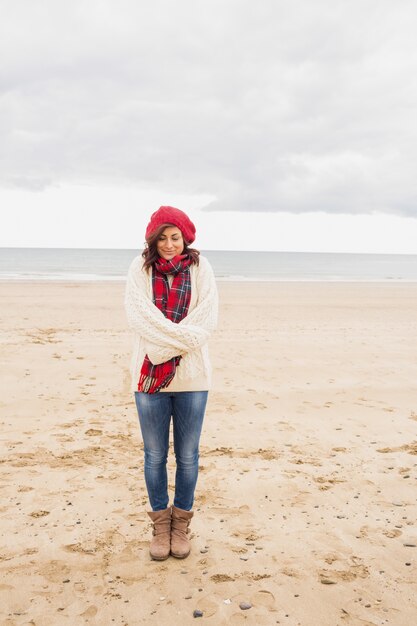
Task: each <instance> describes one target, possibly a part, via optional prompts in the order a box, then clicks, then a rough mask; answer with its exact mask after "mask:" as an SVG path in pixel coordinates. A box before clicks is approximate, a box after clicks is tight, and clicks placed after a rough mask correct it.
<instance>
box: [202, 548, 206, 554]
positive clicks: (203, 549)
mask: <svg viewBox="0 0 417 626" xmlns="http://www.w3.org/2000/svg"><path fill="white" fill-rule="evenodd" d="M200 552H201V554H206V552H208V550H207V549H206V548H202V549H201V550H200Z"/></svg>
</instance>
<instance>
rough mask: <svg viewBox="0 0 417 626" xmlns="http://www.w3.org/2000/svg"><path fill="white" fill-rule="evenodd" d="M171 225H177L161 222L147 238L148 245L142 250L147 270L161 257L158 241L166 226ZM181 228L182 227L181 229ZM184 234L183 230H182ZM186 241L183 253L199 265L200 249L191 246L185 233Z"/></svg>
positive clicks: (144, 266) (192, 262) (144, 265)
mask: <svg viewBox="0 0 417 626" xmlns="http://www.w3.org/2000/svg"><path fill="white" fill-rule="evenodd" d="M170 226H175V224H161V226H160V227H159V228H157V229H156V231H155V232H154V233H152V235H151V236H150V237H148V239H147V240H146V247H145V249H144V251H143V252H142V256H143V258H144V261H143V268H144V269H145V270H149V268H150V267H151V266H152V265H153V264H154V263H155V261H156V260H157V259H158V258H159V254H158V249H157V247H156V244H157V242H158V239H159V237H160V236H161V235H162V233H163V232H164V230H165V229H166V228H169V227H170ZM177 228H178V227H177ZM180 230H181V229H180ZM181 234H182V232H181ZM182 238H183V241H184V251H183V254H188V256H189V259H190V261H191V265H193V264H196V265H198V263H199V261H200V259H199V258H198V257H199V256H200V251H199V250H196V249H195V248H189V247H188V245H189V244H188V243H187V241H186V240H185V239H184V235H182Z"/></svg>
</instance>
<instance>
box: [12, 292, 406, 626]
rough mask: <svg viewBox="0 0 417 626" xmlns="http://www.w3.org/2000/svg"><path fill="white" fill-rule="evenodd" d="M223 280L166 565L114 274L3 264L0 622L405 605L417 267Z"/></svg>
mask: <svg viewBox="0 0 417 626" xmlns="http://www.w3.org/2000/svg"><path fill="white" fill-rule="evenodd" d="M219 289H220V296H221V312H220V322H219V330H218V331H217V332H216V334H215V336H213V338H212V341H211V354H212V361H213V366H214V386H213V389H212V392H211V394H210V398H209V405H208V409H207V414H206V418H205V425H204V432H203V435H202V440H201V459H200V463H201V470H200V476H199V482H198V485H197V493H196V501H195V508H194V510H195V516H194V519H193V522H192V553H191V555H190V557H189V558H188V559H186V560H184V561H179V560H175V559H173V558H170V559H168V560H167V561H164V562H162V563H161V562H159V563H158V562H154V561H151V560H150V558H149V554H148V545H149V537H150V521H149V519H148V517H147V515H146V510H147V508H148V504H147V496H146V490H145V486H144V479H143V473H142V469H143V460H142V444H141V438H140V430H139V426H138V421H137V416H136V409H135V406H134V402H133V397H132V395H131V394H130V392H129V372H128V366H129V359H130V350H131V336H130V333H129V331H128V330H127V328H126V322H125V316H124V311H123V290H124V286H123V284H122V283H110V282H109V283H79V284H75V283H53V282H37V283H34V282H31V283H23V282H3V283H0V295H1V333H2V336H1V337H2V338H1V346H0V350H1V352H0V358H1V367H2V388H1V399H0V411H1V419H0V422H1V432H2V437H1V447H2V453H1V459H0V460H1V474H0V486H1V495H2V498H1V509H0V516H1V548H0V595H1V603H0V614H1V618H0V622H1V624H2V625H7V626H12V625H23V624H24V625H36V626H60V625H61V624H63V625H64V624H69V625H71V626H77V625H78V624H91V625H100V626H111V625H113V624H114V625H117V626H123V625H129V626H134V625H136V624H161V625H165V624H181V625H182V626H186V625H187V624H191V623H193V624H194V623H195V619H196V618H194V617H193V611H194V610H196V609H198V610H201V611H202V612H203V617H202V618H197V619H200V620H201V622H202V623H207V624H216V625H218V624H230V625H232V624H256V625H263V624H265V625H271V624H285V625H289V626H296V625H301V626H315V625H317V626H327V625H328V626H338V625H340V626H342V625H344V624H348V625H371V624H372V625H382V624H389V625H395V626H403V625H404V626H411V625H413V624H415V623H416V615H417V594H416V592H417V582H416V581H417V547H416V545H417V527H416V518H417V504H416V501H417V489H416V487H417V485H416V477H417V471H416V469H417V435H416V427H417V423H416V422H417V392H416V380H417V359H416V355H417V332H416V331H417V284H401V283H397V284H395V283H392V284H388V283H380V284H360V283H356V284H355V283H327V284H326V283H264V284H255V283H240V284H239V283H220V285H219ZM173 470H174V464H173V461H172V455H171V459H170V464H169V471H170V477H171V479H172V477H173ZM171 483H172V480H171ZM241 602H248V603H250V604H251V605H252V606H251V608H249V609H247V610H243V609H241V608H240V607H239V603H241Z"/></svg>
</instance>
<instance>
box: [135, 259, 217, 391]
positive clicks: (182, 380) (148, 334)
mask: <svg viewBox="0 0 417 626" xmlns="http://www.w3.org/2000/svg"><path fill="white" fill-rule="evenodd" d="M142 265H143V258H142V257H141V256H138V257H136V258H135V259H134V260H133V261H132V263H131V265H130V268H129V271H128V274H127V282H126V294H125V308H126V315H127V320H128V324H129V327H130V328H131V329H132V330H133V331H134V346H133V355H132V361H131V367H130V372H131V376H132V386H131V390H132V391H137V388H138V381H139V374H140V369H141V367H142V363H143V359H144V358H145V355H146V354H147V355H148V357H149V359H150V361H151V362H152V363H153V364H154V365H158V364H159V363H164V362H165V361H168V360H169V359H171V358H172V357H174V356H178V355H181V356H182V359H181V362H180V365H179V366H178V367H177V371H176V374H175V377H174V379H173V381H172V382H171V383H170V385H169V386H168V387H167V388H166V389H164V390H161V392H162V391H167V392H170V391H203V390H206V389H209V388H210V385H211V365H210V360H209V354H208V346H207V341H208V338H209V336H210V333H211V332H212V331H213V330H214V329H215V328H216V325H217V311H218V296H217V287H216V282H215V279H214V274H213V270H212V268H211V266H210V264H209V262H208V260H207V259H206V258H205V257H203V256H200V263H199V265H195V264H193V265H191V266H190V275H191V301H190V306H189V308H188V315H187V316H186V317H185V318H184V319H183V320H181V322H179V323H178V324H175V323H174V322H171V320H169V319H167V318H166V317H165V316H164V314H163V313H162V311H160V310H159V309H158V308H157V307H156V306H155V305H154V303H153V300H152V269H150V270H149V272H147V271H145V270H143V269H142Z"/></svg>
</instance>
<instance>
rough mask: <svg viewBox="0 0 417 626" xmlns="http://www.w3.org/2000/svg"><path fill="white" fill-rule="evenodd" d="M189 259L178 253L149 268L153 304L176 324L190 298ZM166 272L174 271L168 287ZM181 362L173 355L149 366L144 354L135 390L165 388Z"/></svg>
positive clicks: (183, 314)
mask: <svg viewBox="0 0 417 626" xmlns="http://www.w3.org/2000/svg"><path fill="white" fill-rule="evenodd" d="M189 266H190V259H189V258H188V256H187V255H186V254H183V255H178V256H176V257H174V258H173V259H171V261H167V260H166V259H158V260H157V261H156V262H155V263H154V265H153V268H152V288H153V301H154V304H155V306H157V307H158V309H159V310H160V311H162V313H163V314H164V315H165V317H167V318H168V319H169V320H171V321H172V322H175V323H176V324H178V322H180V321H181V320H182V319H184V317H185V316H186V315H187V313H188V307H189V305H190V300H191V277H190V267H189ZM168 274H174V280H173V282H172V285H171V288H170V287H169V282H168ZM180 361H181V357H180V356H174V357H173V358H172V359H170V360H169V361H166V362H165V363H160V364H159V365H153V363H151V361H150V360H149V358H148V355H146V356H145V359H144V361H143V365H142V369H141V371H140V377H139V384H138V391H143V392H145V393H156V392H157V391H159V390H160V389H164V388H165V387H168V385H169V384H170V382H171V381H172V379H173V378H174V376H175V370H176V368H177V367H178V365H179V363H180Z"/></svg>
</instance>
